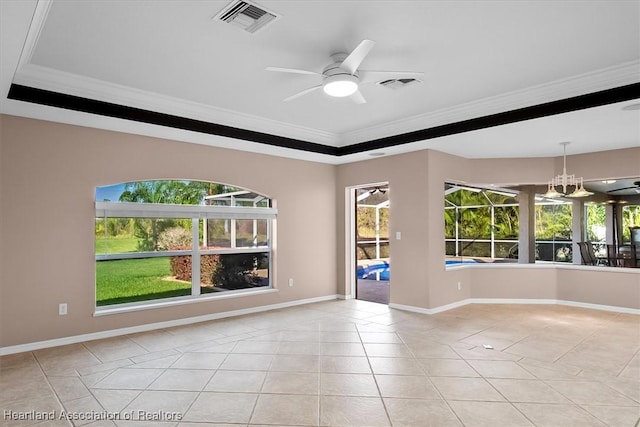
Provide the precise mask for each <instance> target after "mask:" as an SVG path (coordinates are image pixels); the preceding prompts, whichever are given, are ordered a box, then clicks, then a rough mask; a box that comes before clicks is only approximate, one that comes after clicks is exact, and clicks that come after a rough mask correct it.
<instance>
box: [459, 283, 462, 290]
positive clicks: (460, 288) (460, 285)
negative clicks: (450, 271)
mask: <svg viewBox="0 0 640 427" xmlns="http://www.w3.org/2000/svg"><path fill="white" fill-rule="evenodd" d="M458 290H459V291H460V290H462V282H458Z"/></svg>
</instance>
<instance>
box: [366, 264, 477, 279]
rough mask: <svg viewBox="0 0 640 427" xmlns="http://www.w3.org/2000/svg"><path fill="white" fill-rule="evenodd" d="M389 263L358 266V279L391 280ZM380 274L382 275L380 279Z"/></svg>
mask: <svg viewBox="0 0 640 427" xmlns="http://www.w3.org/2000/svg"><path fill="white" fill-rule="evenodd" d="M444 263H445V265H459V264H476V263H477V262H476V261H474V260H472V259H467V260H457V259H448V260H445V262H444ZM389 269H390V266H389V263H388V262H382V263H379V264H371V265H359V266H358V272H357V275H358V279H364V280H389ZM378 274H379V275H380V276H379V277H378Z"/></svg>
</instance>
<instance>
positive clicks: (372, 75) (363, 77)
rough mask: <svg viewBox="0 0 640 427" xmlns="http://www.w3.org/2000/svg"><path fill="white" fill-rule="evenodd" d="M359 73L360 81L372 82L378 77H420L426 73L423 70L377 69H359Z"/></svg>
mask: <svg viewBox="0 0 640 427" xmlns="http://www.w3.org/2000/svg"><path fill="white" fill-rule="evenodd" d="M358 75H359V76H360V81H362V82H371V81H375V80H377V79H384V78H397V79H401V78H414V79H415V78H418V77H423V76H424V73H423V72H421V71H376V70H359V71H358Z"/></svg>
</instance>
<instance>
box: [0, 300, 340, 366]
mask: <svg viewBox="0 0 640 427" xmlns="http://www.w3.org/2000/svg"><path fill="white" fill-rule="evenodd" d="M343 297H344V295H343ZM339 298H340V295H337V294H334V295H326V296H322V297H315V298H306V299H302V300H295V301H288V302H283V303H279V304H270V305H262V306H259V307H251V308H244V309H241V310H231V311H223V312H220V313H212V314H207V315H204V316H196V317H188V318H184V319H175V320H168V321H166V322H156V323H148V324H145V325H137V326H131V327H128V328H119V329H110V330H108V331H101V332H92V333H89V334H82V335H73V336H70V337H63V338H55V339H52V340H46V341H36V342H32V343H27V344H18V345H11V346H6V347H0V356H5V355H7V354H14V353H23V352H25V351H34V350H40V349H43V348H49V347H58V346H61V345H68V344H76V343H80V342H85V341H92V340H98V339H103V338H111V337H117V336H121V335H128V334H135V333H139V332H148V331H153V330H156V329H164V328H171V327H174V326H183V325H189V324H192V323H200V322H206V321H209V320H216V319H223V318H226V317H234V316H242V315H245V314H253V313H260V312H263V311H271V310H278V309H281V308H288V307H294V306H297V305H303V304H312V303H315V302H323V301H331V300H335V299H339Z"/></svg>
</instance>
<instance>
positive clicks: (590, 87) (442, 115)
mask: <svg viewBox="0 0 640 427" xmlns="http://www.w3.org/2000/svg"><path fill="white" fill-rule="evenodd" d="M638 82H640V60H635V61H630V62H625V63H623V64H619V65H615V66H612V67H607V68H603V69H600V70H596V71H592V72H589V73H584V74H580V75H577V76H573V77H569V78H566V79H561V80H556V81H553V82H549V83H544V84H541V85H537V86H532V87H529V88H526V89H520V90H516V91H512V92H507V93H504V94H500V95H496V96H492V97H488V98H484V99H480V100H476V101H472V102H468V103H465V104H461V105H457V106H454V107H451V108H444V109H440V110H437V111H432V112H428V113H424V114H419V115H416V116H412V117H408V118H404V119H401V120H396V121H393V122H387V123H384V124H381V125H377V126H371V127H368V128H364V129H358V130H355V131H351V132H346V133H343V134H342V135H341V136H342V137H341V145H340V146H341V147H345V146H349V145H353V144H358V143H361V142H364V141H370V140H374V139H382V138H387V137H390V136H394V135H398V134H403V133H409V132H412V131H415V130H418V129H427V128H433V127H437V126H441V125H444V124H447V123H455V122H461V121H465V120H469V119H472V118H477V117H484V116H489V115H492V114H498V113H501V112H504V111H513V110H518V109H521V108H526V107H529V106H533V105H539V104H545V103H549V102H553V101H559V100H563V99H567V98H572V97H576V96H580V95H584V94H588V93H594V92H599V91H603V90H607V89H613V88H616V87H621V86H627V85H630V84H633V83H638Z"/></svg>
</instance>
